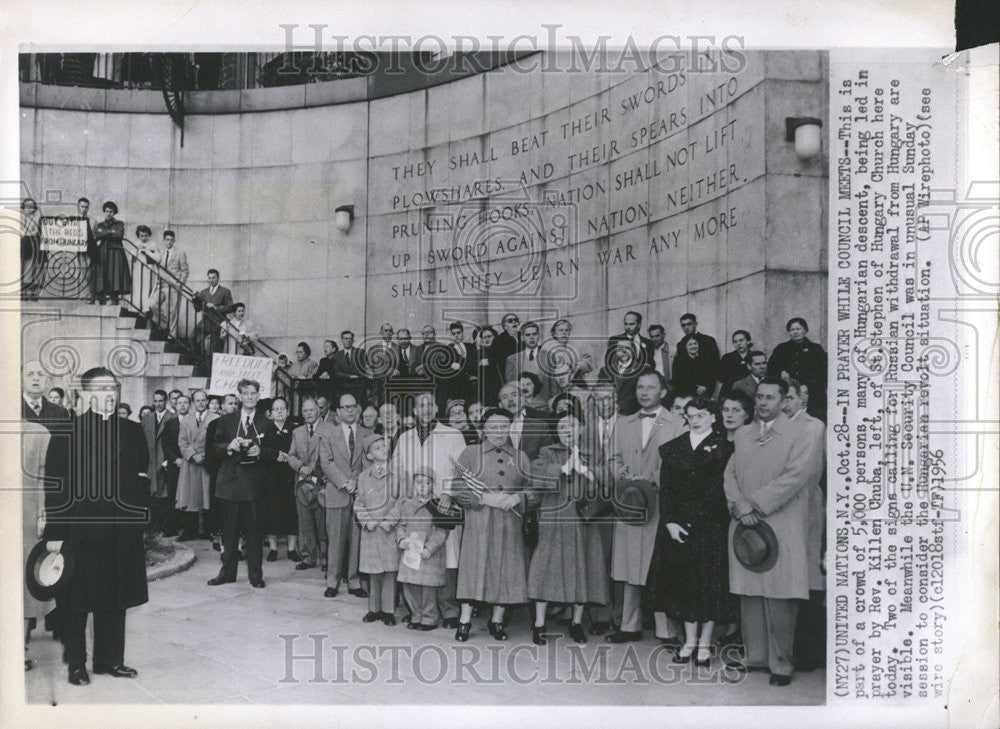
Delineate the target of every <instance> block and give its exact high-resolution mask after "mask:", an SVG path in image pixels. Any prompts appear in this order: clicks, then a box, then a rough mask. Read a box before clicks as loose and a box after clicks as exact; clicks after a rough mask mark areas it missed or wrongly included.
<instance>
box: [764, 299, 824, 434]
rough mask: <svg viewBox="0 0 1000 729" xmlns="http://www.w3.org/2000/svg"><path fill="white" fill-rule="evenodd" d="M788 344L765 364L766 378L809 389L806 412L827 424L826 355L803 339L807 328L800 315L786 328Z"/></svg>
mask: <svg viewBox="0 0 1000 729" xmlns="http://www.w3.org/2000/svg"><path fill="white" fill-rule="evenodd" d="M785 331H787V332H788V341H787V342H782V343H781V344H779V345H778V346H777V347H775V348H774V351H773V352H771V358H770V359H769V360H768V361H767V376H768V377H780V378H782V379H784V380H789V379H791V380H798V381H799V382H801V383H802V384H803V385H807V386H808V387H809V404H808V406H807V407H806V412H808V413H809V414H810V415H812V416H813V417H814V418H819V419H820V420H822V421H824V422H826V352H825V351H824V350H823V348H822V347H821V346H820V345H818V344H816V342H813V341H812V340H810V339H809V337H807V336H806V334H808V333H809V325H808V324H806V320H805V319H803V318H802V317H800V316H796V317H793V318H791V319H789V320H788V324H786V325H785Z"/></svg>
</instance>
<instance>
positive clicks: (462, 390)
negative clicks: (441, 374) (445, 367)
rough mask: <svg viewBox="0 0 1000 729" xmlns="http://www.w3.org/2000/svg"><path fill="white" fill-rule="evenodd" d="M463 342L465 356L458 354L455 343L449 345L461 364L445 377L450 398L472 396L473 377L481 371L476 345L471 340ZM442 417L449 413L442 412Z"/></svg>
mask: <svg viewBox="0 0 1000 729" xmlns="http://www.w3.org/2000/svg"><path fill="white" fill-rule="evenodd" d="M462 344H463V345H465V357H459V356H458V352H457V351H456V350H455V345H454V343H450V344H449V345H448V349H449V350H450V351H451V352H450V356H451V358H453V359H455V358H457V364H458V365H459V369H458V370H455V371H452V372H448V373H447V374H446V375H445V378H444V382H443V385H444V387H445V390H446V393H447V395H446V398H447V399H448V400H454V399H459V400H468V399H469V398H470V397H471V396H472V388H471V383H472V378H473V377H476V376H477V375H478V372H479V367H478V364H479V354H478V352H477V351H476V345H475V344H471V343H469V342H462ZM441 417H447V413H441Z"/></svg>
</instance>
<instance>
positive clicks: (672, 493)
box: [646, 396, 737, 666]
mask: <svg viewBox="0 0 1000 729" xmlns="http://www.w3.org/2000/svg"><path fill="white" fill-rule="evenodd" d="M684 414H685V416H686V417H687V420H688V424H689V426H690V430H689V431H688V432H687V433H684V434H683V435H680V436H678V437H677V438H674V439H673V440H671V441H669V442H667V443H664V444H663V445H662V446H660V461H661V466H660V500H659V503H660V523H659V528H658V530H657V533H656V547H655V548H654V552H653V559H652V562H651V563H650V566H649V577H648V579H647V582H646V598H647V601H648V604H649V605H650V606H651V607H652V609H653V610H655V611H658V612H665V613H666V614H667V617H669V618H671V619H673V620H678V621H681V622H683V623H684V644H683V645H682V646H681V648H680V649H679V650H678V651H677V654H676V655H675V657H674V661H675V662H677V663H687V662H689V661H690V660H691V659H692V657H694V661H695V664H696V665H699V666H707V665H708V663H709V660H710V657H711V643H712V630H713V628H714V627H715V624H716V623H717V622H718V623H728V622H730V621H732V620H734V619H735V617H736V615H737V603H736V598H735V597H733V596H732V595H731V594H730V593H729V561H728V535H729V509H728V507H727V505H726V493H725V491H724V489H723V475H724V474H725V470H726V463H728V461H729V457H730V456H731V455H732V453H733V444H732V443H731V442H730V441H729V439H728V438H727V437H726V435H725V434H723V433H720V432H719V431H718V430H716V429H715V428H713V426H714V425H715V404H714V403H713V402H712V401H711V400H709V399H708V398H706V397H701V396H699V397H696V398H694V399H692V400H689V401H688V403H687V404H686V405H685V406H684ZM696 650H697V655H695V651H696Z"/></svg>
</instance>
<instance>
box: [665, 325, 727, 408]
mask: <svg viewBox="0 0 1000 729" xmlns="http://www.w3.org/2000/svg"><path fill="white" fill-rule="evenodd" d="M700 349H701V345H700V344H699V343H698V340H697V339H695V338H694V337H691V338H690V339H689V340H687V343H686V344H685V345H684V349H683V350H681V351H679V352H677V355H676V356H675V357H674V370H673V372H672V373H671V383H672V384H673V386H674V392H688V393H691V394H692V395H704V396H705V397H712V395H714V394H715V376H716V370H717V367H716V365H715V364H714V363H713V362H711V361H710V360H708V359H706V358H705V357H703V356H699V354H700V352H699V350H700Z"/></svg>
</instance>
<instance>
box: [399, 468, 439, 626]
mask: <svg viewBox="0 0 1000 729" xmlns="http://www.w3.org/2000/svg"><path fill="white" fill-rule="evenodd" d="M434 481H435V477H434V470H433V469H431V468H430V467H423V468H418V469H417V470H416V471H414V473H413V492H412V493H411V494H408V497H407V498H406V499H405V500H403V501H402V505H401V509H400V519H399V525H398V526H397V527H396V540H397V544H398V545H399V548H400V549H402V550H404V551H403V557H404V558H403V559H402V560H401V561H400V564H399V582H400V583H402V585H403V594H404V595H405V596H406V602H407V604H408V605H409V606H410V612H411V618H410V624H409V626H408V627H409V628H410V630H434V629H435V628H436V627H438V607H437V590H438V588H439V587H444V585H445V550H444V543H445V540H446V539H447V537H448V532H446V531H445V530H444V529H440V528H439V527H437V526H435V525H434V522H433V517H432V515H431V512H430V511H429V510H428V508H427V502H428V501H429V500H430V499H431V497H432V495H433V494H434ZM407 552H409V554H407Z"/></svg>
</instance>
